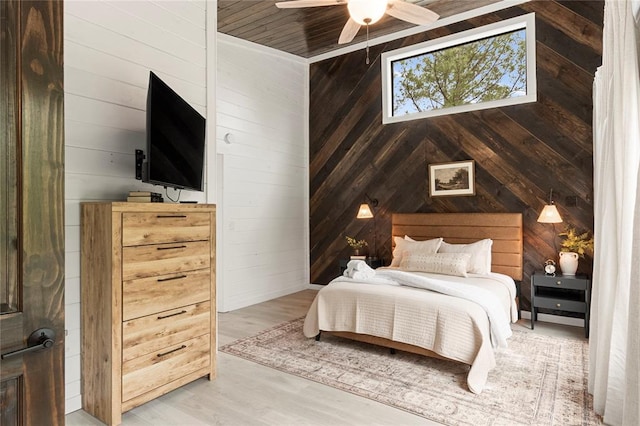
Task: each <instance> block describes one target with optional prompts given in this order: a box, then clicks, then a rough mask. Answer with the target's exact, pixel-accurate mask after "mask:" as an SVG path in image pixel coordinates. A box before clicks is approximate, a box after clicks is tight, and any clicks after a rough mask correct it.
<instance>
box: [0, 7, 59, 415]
mask: <svg viewBox="0 0 640 426" xmlns="http://www.w3.org/2000/svg"><path fill="white" fill-rule="evenodd" d="M0 15H1V27H0V29H1V31H0V36H1V38H0V90H1V93H0V99H1V100H0V135H1V137H2V140H1V141H0V216H1V217H0V353H2V359H1V360H0V409H1V411H0V424H2V425H3V426H4V425H7V426H8V425H22V424H25V425H57V424H64V198H63V197H64V187H63V185H64V121H63V119H64V102H63V99H64V97H63V67H62V63H63V56H62V46H63V32H62V2H61V1H60V2H58V1H55V0H50V1H26V0H2V1H0ZM39 329H45V331H39V332H37V333H35V334H34V335H33V337H34V338H33V339H31V340H30V339H29V336H30V335H31V334H32V333H33V332H34V331H36V330H39ZM43 333H44V335H43ZM48 337H51V339H49V340H47V338H48ZM50 340H52V341H53V343H52V342H51V341H50ZM38 344H40V346H44V347H47V348H45V349H40V350H36V351H30V352H27V353H18V354H15V351H16V350H19V349H21V348H25V347H27V346H32V345H38ZM49 346H50V347H49ZM12 352H14V353H13V354H11V353H12Z"/></svg>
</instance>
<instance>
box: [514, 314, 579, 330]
mask: <svg viewBox="0 0 640 426" xmlns="http://www.w3.org/2000/svg"><path fill="white" fill-rule="evenodd" d="M520 316H521V317H522V318H523V319H531V312H529V311H520ZM538 321H542V322H550V323H553V324H562V325H570V326H572V327H584V320H583V319H582V318H572V317H564V316H562V315H551V314H541V313H538Z"/></svg>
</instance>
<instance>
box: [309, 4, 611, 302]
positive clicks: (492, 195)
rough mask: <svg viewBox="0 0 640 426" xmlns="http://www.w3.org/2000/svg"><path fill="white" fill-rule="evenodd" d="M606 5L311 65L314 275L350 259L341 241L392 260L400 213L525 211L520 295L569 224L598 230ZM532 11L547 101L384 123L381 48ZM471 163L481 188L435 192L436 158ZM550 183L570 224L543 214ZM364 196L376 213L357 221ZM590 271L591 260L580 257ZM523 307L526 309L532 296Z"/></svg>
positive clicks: (571, 7) (519, 9)
mask: <svg viewBox="0 0 640 426" xmlns="http://www.w3.org/2000/svg"><path fill="white" fill-rule="evenodd" d="M603 10H604V2H602V1H532V2H528V3H524V4H522V5H520V6H516V7H511V8H508V9H505V10H502V11H498V12H495V13H491V14H487V15H483V16H480V17H476V18H473V19H469V20H466V21H462V22H459V23H456V24H454V25H449V26H446V27H442V28H437V29H433V30H430V31H427V32H425V33H422V34H418V35H414V36H411V37H407V38H405V39H401V40H395V41H393V42H390V43H387V44H383V45H378V46H374V47H372V48H371V58H372V61H371V64H370V65H366V64H365V53H364V51H357V52H354V53H350V54H347V55H343V56H340V57H337V58H332V59H328V60H325V61H323V62H319V63H315V64H312V65H311V69H310V121H309V135H310V148H309V162H310V165H309V179H310V183H309V185H310V218H309V220H310V234H311V235H310V245H311V247H310V248H311V282H313V283H319V284H326V283H327V282H329V281H330V280H331V279H332V278H334V277H335V276H336V275H337V274H338V259H340V258H346V257H347V256H349V254H350V251H349V248H348V247H347V245H346V243H345V239H344V236H345V235H349V236H355V237H356V238H359V239H360V238H364V239H367V240H368V241H369V244H370V250H371V251H372V252H373V242H374V237H375V240H376V243H377V244H376V245H377V247H376V251H377V255H378V257H383V258H384V259H385V260H386V261H387V262H389V261H390V259H391V235H390V233H391V225H390V215H391V213H393V212H402V213H412V212H522V213H523V215H524V279H523V287H522V290H523V294H525V295H526V294H528V289H529V284H528V283H529V277H530V275H531V274H532V272H533V271H534V270H536V269H540V267H541V265H542V264H543V262H544V261H545V259H547V258H556V259H557V257H558V255H557V252H558V250H559V247H560V239H559V238H558V237H557V234H558V233H559V232H562V231H563V230H564V227H565V225H567V224H569V225H572V226H574V227H576V228H578V229H579V230H588V231H592V230H593V149H592V82H593V77H594V73H595V71H596V68H597V67H598V66H599V65H600V64H601V55H602V23H603ZM530 12H535V14H536V60H537V86H538V93H537V97H538V100H537V102H535V103H529V104H524V105H517V106H509V107H501V108H494V109H487V110H482V111H477V112H469V113H462V114H455V115H445V116H441V117H433V118H426V119H421V120H414V121H408V122H404V123H395V124H389V125H383V124H382V99H381V96H382V95H381V87H382V86H381V64H380V54H381V53H382V52H384V51H388V50H393V49H397V48H400V47H404V46H409V45H413V44H416V43H420V42H423V41H426V40H431V39H435V38H439V37H442V36H446V35H448V34H451V33H455V32H460V31H464V30H467V29H471V28H475V27H479V26H482V25H486V24H490V23H493V22H498V21H501V20H504V19H508V18H512V17H514V16H519V15H523V14H527V13H530ZM468 159H473V160H475V162H476V195H475V196H469V197H446V198H443V197H439V198H431V197H430V196H429V191H428V164H430V163H440V162H448V161H460V160H468ZM551 188H553V191H554V200H555V201H556V204H557V205H558V209H559V211H560V213H561V215H562V216H563V219H564V221H565V222H564V223H563V224H558V225H550V224H540V223H537V221H536V219H537V217H538V214H539V213H540V211H541V209H542V207H543V206H544V204H546V202H547V201H548V198H549V190H550V189H551ZM365 194H367V195H368V196H370V197H371V198H375V199H377V200H378V201H379V205H378V207H377V209H376V218H375V220H373V219H368V220H365V219H356V212H357V209H358V205H359V204H360V203H362V202H363V201H364V199H365ZM580 269H581V270H582V271H585V272H590V271H591V263H590V261H589V260H588V259H587V260H581V268H580ZM523 306H524V307H525V308H526V307H528V301H524V303H523Z"/></svg>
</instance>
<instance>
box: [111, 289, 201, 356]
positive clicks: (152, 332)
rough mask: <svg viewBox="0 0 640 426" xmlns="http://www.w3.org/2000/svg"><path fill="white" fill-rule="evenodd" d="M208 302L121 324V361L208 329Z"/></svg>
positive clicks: (198, 334) (181, 340) (191, 336)
mask: <svg viewBox="0 0 640 426" xmlns="http://www.w3.org/2000/svg"><path fill="white" fill-rule="evenodd" d="M210 312H211V303H210V302H202V303H198V304H195V305H189V306H184V307H181V308H178V309H172V310H168V311H164V312H159V313H156V314H153V315H149V316H146V317H142V318H137V319H134V320H130V321H125V322H124V323H123V324H122V361H129V360H132V359H134V358H137V357H139V356H142V355H146V354H149V353H151V352H154V351H156V352H157V351H161V350H162V349H163V348H166V347H169V346H173V345H176V344H178V343H180V342H183V341H185V340H189V339H192V338H194V337H197V336H201V335H203V334H210V333H213V330H211V313H210Z"/></svg>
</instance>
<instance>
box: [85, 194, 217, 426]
mask: <svg viewBox="0 0 640 426" xmlns="http://www.w3.org/2000/svg"><path fill="white" fill-rule="evenodd" d="M215 229H216V226H215V206H214V205H207V204H164V203H128V202H87V203H81V271H80V275H81V278H80V281H81V329H82V342H81V346H82V351H81V357H82V376H81V377H82V389H83V392H82V406H83V409H84V410H85V411H86V412H88V413H89V414H91V415H93V416H94V417H96V418H98V419H100V420H101V421H103V422H104V423H107V424H110V425H115V424H119V423H120V422H121V420H122V413H123V412H126V411H128V410H130V409H132V408H134V407H137V406H139V405H141V404H144V403H146V402H148V401H150V400H152V399H154V398H157V397H159V396H161V395H164V394H165V393H167V392H170V391H171V390H173V389H176V388H178V387H180V386H182V385H184V384H187V383H189V382H191V381H193V380H196V379H198V378H201V377H208V378H209V379H213V378H214V377H215V375H216V358H215V353H216V323H215V319H216V315H215V306H216V302H215V282H214V281H215Z"/></svg>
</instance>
